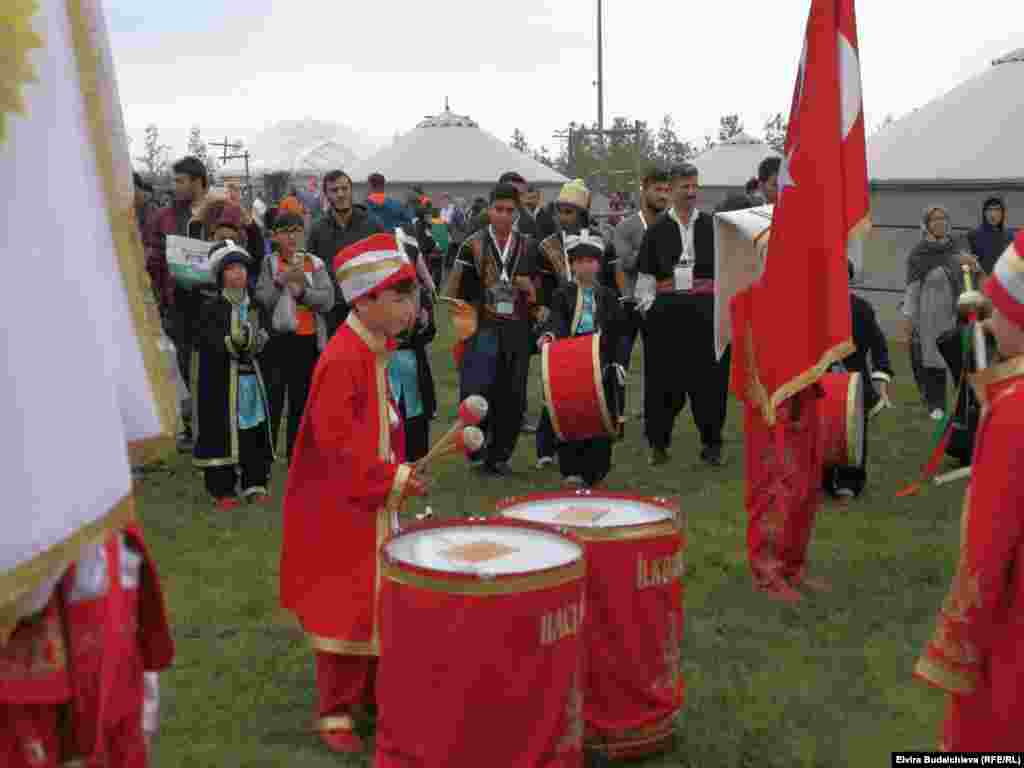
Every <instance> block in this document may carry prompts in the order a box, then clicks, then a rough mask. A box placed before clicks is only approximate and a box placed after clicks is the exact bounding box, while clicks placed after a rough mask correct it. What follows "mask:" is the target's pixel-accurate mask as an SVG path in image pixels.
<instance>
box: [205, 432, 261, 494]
mask: <svg viewBox="0 0 1024 768" xmlns="http://www.w3.org/2000/svg"><path fill="white" fill-rule="evenodd" d="M265 430H266V424H260V425H259V426H257V427H253V428H252V429H240V430H238V465H237V466H235V465H234V464H232V465H230V466H226V467H206V469H204V470H203V476H204V479H205V481H206V490H207V492H208V493H209V494H210V495H211V496H213V497H214V498H215V499H223V498H225V497H228V496H234V495H235V486H236V485H237V483H238V476H239V474H241V476H242V493H247V492H248V493H252V492H255V491H262V492H263V493H268V490H267V489H268V486H269V485H270V457H269V455H268V451H267V445H266V440H267V433H266V432H265Z"/></svg>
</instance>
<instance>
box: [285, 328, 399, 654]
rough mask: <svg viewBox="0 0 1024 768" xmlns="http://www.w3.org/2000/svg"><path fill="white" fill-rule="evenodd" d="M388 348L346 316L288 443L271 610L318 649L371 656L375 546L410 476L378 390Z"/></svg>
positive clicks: (376, 648)
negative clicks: (294, 620) (282, 613)
mask: <svg viewBox="0 0 1024 768" xmlns="http://www.w3.org/2000/svg"><path fill="white" fill-rule="evenodd" d="M393 346H394V345H393V343H389V342H386V341H385V340H383V339H380V338H377V337H374V336H373V335H372V334H371V333H370V331H369V330H367V328H366V327H365V326H364V325H363V324H362V322H360V320H359V315H358V313H357V312H350V313H349V316H348V320H347V321H346V322H345V324H344V325H343V326H342V327H341V328H339V329H338V332H337V333H336V334H335V335H334V337H333V338H332V339H331V341H330V342H329V343H328V345H327V348H326V349H325V350H324V352H323V354H322V355H321V356H320V360H319V362H317V365H316V369H315V370H314V372H313V383H312V386H311V388H310V393H309V400H308V405H307V406H306V412H305V414H304V416H303V419H302V426H301V427H300V429H299V435H298V437H297V439H296V441H295V450H294V454H293V458H292V464H291V469H290V470H289V472H288V484H287V488H286V490H285V497H284V534H283V542H282V551H281V604H282V606H283V607H284V608H286V609H288V610H290V611H291V612H292V613H294V614H295V615H296V616H297V617H298V618H299V621H300V622H301V623H302V627H303V629H304V630H305V631H306V633H307V634H308V635H309V636H310V640H311V642H312V645H313V648H314V649H315V650H317V651H321V652H326V653H334V654H346V655H355V656H378V655H379V654H380V640H379V632H378V626H377V625H378V606H377V594H378V587H379V582H380V547H381V544H382V543H383V542H384V539H385V538H386V537H387V536H388V535H389V534H390V533H391V514H392V511H393V510H395V509H397V506H398V504H399V502H400V501H401V498H402V495H403V493H404V490H405V485H406V482H407V481H408V479H409V477H410V475H411V468H410V467H409V466H408V465H403V464H401V463H400V462H401V461H402V459H403V458H404V454H405V450H404V449H405V447H404V444H403V431H402V423H401V418H400V416H399V414H398V409H397V408H396V407H395V405H394V401H393V400H392V399H391V397H390V395H389V392H388V379H387V363H388V356H389V353H390V348H392V347H393Z"/></svg>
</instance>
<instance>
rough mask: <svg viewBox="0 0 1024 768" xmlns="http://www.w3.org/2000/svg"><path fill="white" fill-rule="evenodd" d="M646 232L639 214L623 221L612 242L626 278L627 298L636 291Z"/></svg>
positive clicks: (625, 293)
mask: <svg viewBox="0 0 1024 768" xmlns="http://www.w3.org/2000/svg"><path fill="white" fill-rule="evenodd" d="M646 232H647V228H646V227H645V226H644V222H643V220H642V219H641V218H640V215H639V214H638V213H637V214H634V215H632V216H630V217H629V218H627V219H623V220H622V221H620V222H619V225H618V226H617V227H615V234H614V236H613V239H612V242H613V244H614V246H615V258H616V259H618V261H619V269H621V270H622V274H623V276H624V277H625V286H624V287H625V292H624V295H625V297H626V298H630V299H631V298H633V293H634V291H635V290H636V276H637V259H638V257H639V256H640V245H641V243H643V241H644V234H645V233H646Z"/></svg>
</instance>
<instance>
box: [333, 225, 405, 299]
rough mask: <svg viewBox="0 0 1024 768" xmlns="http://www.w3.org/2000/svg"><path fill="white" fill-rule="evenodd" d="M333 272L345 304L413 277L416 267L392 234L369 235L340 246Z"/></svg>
mask: <svg viewBox="0 0 1024 768" xmlns="http://www.w3.org/2000/svg"><path fill="white" fill-rule="evenodd" d="M336 263H337V264H338V267H337V269H336V270H335V272H334V274H335V277H337V279H338V287H339V288H341V293H342V296H343V297H344V298H345V303H346V304H351V303H352V302H353V301H355V300H356V299H358V298H361V297H363V296H368V295H370V294H372V293H374V292H376V291H382V290H384V289H386V288H390V287H391V286H393V285H397V284H398V283H401V282H403V281H405V280H413V281H415V280H416V269H415V268H414V267H413V265H412V264H410V263H409V259H408V258H407V257H406V255H405V249H403V248H402V247H401V246H399V244H398V240H397V239H395V236H394V235H393V234H377V235H370V236H369V237H368V238H366V239H365V240H360V241H359V242H358V243H353V244H352V245H350V246H348V247H346V248H342V249H341V250H340V251H339V252H338V258H337V260H336Z"/></svg>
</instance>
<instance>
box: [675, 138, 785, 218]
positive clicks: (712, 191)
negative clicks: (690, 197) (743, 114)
mask: <svg viewBox="0 0 1024 768" xmlns="http://www.w3.org/2000/svg"><path fill="white" fill-rule="evenodd" d="M778 156H779V153H778V152H776V151H775V150H774V149H772V148H771V147H770V146H768V145H767V144H766V143H764V142H763V141H761V140H760V139H755V138H754V137H753V136H750V135H748V134H746V133H742V132H741V133H739V134H737V135H736V136H733V137H732V138H731V139H728V140H727V141H723V142H722V143H721V144H716V145H715V146H713V147H711V148H710V149H708V150H705V151H704V152H702V153H700V154H699V155H697V156H696V157H695V158H694V159H693V160H692V161H691V162H692V163H693V164H694V165H695V166H697V170H698V171H700V199H699V204H700V205H701V206H702V207H705V208H706V209H711V208H714V207H715V206H716V205H718V204H719V203H720V202H722V201H723V200H724V199H725V198H726V197H727V196H728V195H730V194H732V193H735V192H742V191H743V189H744V187H745V186H746V183H747V182H748V181H749V180H750V179H751V178H752V177H754V176H757V166H758V165H759V164H760V163H761V161H762V160H764V159H765V158H766V157H778Z"/></svg>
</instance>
